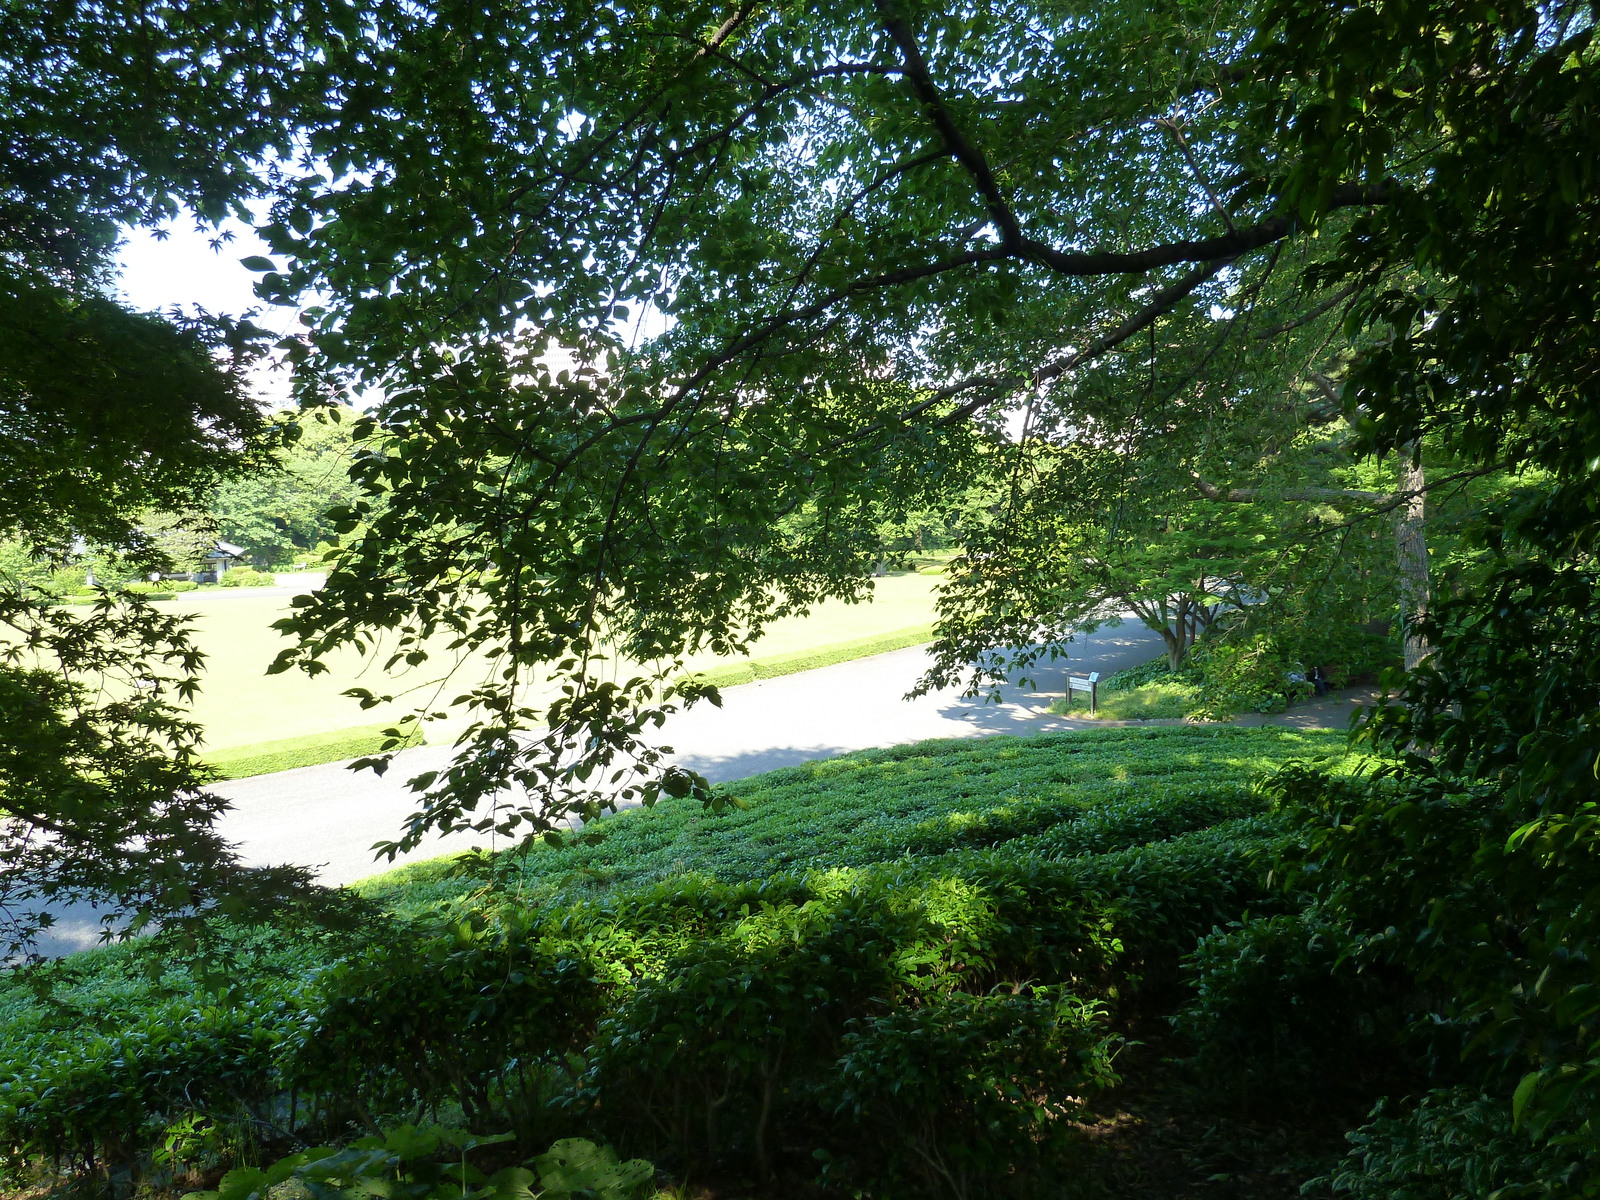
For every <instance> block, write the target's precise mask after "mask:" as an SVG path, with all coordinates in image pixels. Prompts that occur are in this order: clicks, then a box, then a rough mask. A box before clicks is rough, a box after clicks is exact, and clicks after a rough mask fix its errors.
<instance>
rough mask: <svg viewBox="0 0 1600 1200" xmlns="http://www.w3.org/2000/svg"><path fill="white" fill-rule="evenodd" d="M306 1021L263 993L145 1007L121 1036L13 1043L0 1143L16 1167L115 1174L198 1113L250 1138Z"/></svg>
mask: <svg viewBox="0 0 1600 1200" xmlns="http://www.w3.org/2000/svg"><path fill="white" fill-rule="evenodd" d="M298 1019H299V1017H298V1013H297V1011H296V1010H295V1008H294V1006H293V1004H292V1003H291V1002H290V999H289V997H288V996H287V995H285V994H283V993H281V992H278V993H277V994H275V989H272V988H270V987H260V988H258V989H257V990H256V991H255V993H254V994H253V995H251V996H246V997H243V998H240V999H237V1000H235V1001H233V1002H230V1003H229V1004H226V1005H216V1004H210V1005H189V1004H182V1003H168V1004H165V1005H162V1006H157V1007H151V1008H147V1009H145V1010H144V1011H143V1012H142V1013H135V1014H128V1015H127V1016H126V1017H125V1018H124V1019H123V1020H121V1021H120V1022H119V1023H118V1028H117V1029H116V1032H114V1033H95V1032H92V1031H90V1030H84V1029H77V1030H72V1031H70V1032H63V1033H59V1034H54V1035H52V1034H49V1033H46V1032H37V1033H35V1034H34V1035H33V1036H32V1037H31V1038H29V1039H28V1040H27V1041H24V1042H22V1043H21V1044H17V1043H15V1042H14V1043H12V1045H11V1046H10V1047H8V1049H9V1050H10V1059H9V1062H8V1064H7V1071H6V1077H5V1079H4V1080H3V1082H0V1142H3V1144H4V1146H5V1149H6V1153H7V1156H8V1157H9V1158H11V1159H12V1160H14V1161H15V1160H18V1159H21V1158H24V1157H28V1156H40V1157H43V1158H46V1159H50V1160H54V1161H57V1162H62V1163H68V1164H75V1165H77V1166H79V1167H82V1168H96V1169H109V1168H114V1167H127V1166H131V1165H134V1164H136V1163H137V1162H138V1160H139V1159H140V1157H141V1154H142V1152H143V1151H144V1150H145V1148H146V1147H147V1146H149V1145H150V1144H152V1143H159V1142H160V1140H161V1138H162V1135H163V1132H164V1131H165V1130H167V1129H168V1128H169V1127H173V1126H182V1125H184V1124H185V1123H186V1122H191V1121H192V1119H193V1118H195V1117H197V1116H198V1117H203V1118H204V1119H205V1120H207V1121H209V1122H213V1123H221V1124H230V1125H232V1126H233V1127H234V1128H235V1129H236V1130H237V1131H238V1133H239V1135H240V1136H241V1137H242V1138H243V1139H244V1140H246V1141H248V1140H250V1139H251V1137H252V1134H253V1130H254V1128H255V1126H256V1125H257V1123H258V1122H259V1119H260V1117H261V1115H262V1114H263V1113H264V1112H266V1111H267V1110H268V1109H269V1108H270V1101H271V1099H272V1097H273V1095H274V1094H275V1092H276V1091H277V1090H278V1088H279V1082H278V1077H277V1072H276V1063H277V1058H278V1052H279V1048H280V1046H281V1044H282V1043H283V1041H284V1039H285V1037H286V1036H287V1035H288V1033H289V1031H290V1030H291V1029H292V1027H293V1026H294V1025H295V1024H296V1022H297V1020H298Z"/></svg>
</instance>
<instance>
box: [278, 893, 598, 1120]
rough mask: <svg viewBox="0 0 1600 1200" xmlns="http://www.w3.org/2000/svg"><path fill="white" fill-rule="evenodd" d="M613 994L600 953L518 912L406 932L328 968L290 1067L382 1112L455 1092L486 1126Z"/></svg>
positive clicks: (301, 1078)
mask: <svg viewBox="0 0 1600 1200" xmlns="http://www.w3.org/2000/svg"><path fill="white" fill-rule="evenodd" d="M606 999H607V996H606V989H605V988H604V986H603V985H602V984H601V983H600V981H599V980H598V979H597V978H596V975H595V971H594V968H593V965H592V964H591V963H590V962H588V961H586V960H585V959H583V958H582V957H580V956H573V955H570V954H565V953H563V952H562V951H561V950H560V949H559V948H557V947H552V946H550V945H547V944H545V943H543V942H540V941H538V940H536V939H535V938H534V937H532V936H530V934H529V931H528V929H527V928H526V927H525V926H524V925H522V924H520V923H518V922H515V921H495V922H484V921H482V920H478V921H471V920H469V921H465V922H462V923H461V924H459V925H457V926H454V927H452V928H449V929H447V930H445V931H444V932H442V933H437V934H419V933H416V932H414V931H402V932H401V933H400V934H399V935H398V936H395V937H394V938H392V939H391V940H389V941H387V942H385V943H383V944H379V945H374V946H371V947H369V948H368V949H367V950H365V951H363V952H362V953H360V954H356V955H353V956H351V957H349V958H347V959H345V960H343V961H341V962H339V963H336V964H334V965H333V966H331V967H329V968H327V969H326V970H324V971H323V972H322V973H321V974H320V975H319V976H318V978H317V979H316V981H315V986H314V989H313V993H312V996H311V997H310V998H309V999H308V1001H307V1005H308V1008H309V1010H310V1012H311V1013H312V1017H311V1019H309V1020H308V1021H307V1022H306V1023H305V1024H304V1025H303V1026H302V1028H301V1029H300V1031H299V1033H298V1036H297V1037H296V1039H295V1041H294V1043H293V1044H292V1046H291V1047H290V1048H289V1067H288V1071H289V1075H290V1078H291V1080H292V1082H293V1083H294V1084H295V1085H296V1086H299V1087H302V1088H306V1089H308V1090H312V1091H317V1092H324V1093H330V1094H333V1095H339V1096H345V1097H349V1098H351V1099H352V1100H353V1101H356V1102H358V1103H359V1104H360V1105H361V1107H363V1108H365V1109H366V1110H367V1111H370V1112H376V1113H384V1112H397V1111H400V1110H401V1109H402V1106H405V1107H409V1106H411V1105H413V1104H418V1105H421V1106H422V1108H423V1109H424V1111H427V1110H432V1111H435V1112H436V1111H437V1110H438V1106H439V1105H440V1104H441V1103H442V1102H445V1101H453V1102H454V1103H456V1104H459V1105H460V1106H461V1109H462V1111H463V1112H464V1113H465V1114H466V1117H467V1120H468V1121H469V1122H471V1123H474V1124H478V1123H481V1122H482V1121H484V1120H485V1119H486V1117H487V1114H488V1113H489V1112H490V1111H491V1102H492V1101H493V1100H495V1099H497V1098H501V1097H503V1094H504V1092H505V1091H506V1089H508V1088H509V1089H511V1090H514V1091H516V1090H526V1089H528V1088H530V1087H533V1086H535V1082H536V1079H535V1077H536V1076H537V1075H538V1073H539V1072H540V1071H541V1069H542V1068H544V1067H546V1066H548V1065H549V1064H552V1063H556V1064H560V1063H561V1062H563V1061H564V1056H565V1055H566V1054H568V1053H570V1052H572V1051H573V1050H575V1049H578V1048H581V1047H582V1046H583V1045H584V1044H585V1043H586V1042H587V1041H588V1039H589V1035H590V1033H591V1032H592V1030H593V1027H594V1023H595V1021H596V1020H597V1019H598V1018H599V1015H600V1013H601V1012H602V1011H603V1009H604V1006H605V1003H606ZM356 1111H359V1109H358V1110H356Z"/></svg>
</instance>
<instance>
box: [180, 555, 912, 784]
mask: <svg viewBox="0 0 1600 1200" xmlns="http://www.w3.org/2000/svg"><path fill="white" fill-rule="evenodd" d="M938 582H939V581H938V580H937V579H936V578H932V577H928V576H924V575H920V574H917V573H914V572H907V573H904V574H898V575H891V576H887V577H885V578H882V579H878V580H875V581H874V589H873V590H874V597H873V600H872V602H871V603H868V604H857V605H847V604H843V603H840V602H837V601H829V602H827V603H824V604H821V605H818V606H817V608H816V609H815V610H813V611H812V613H811V614H810V615H809V616H806V617H787V618H784V619H782V620H778V621H774V622H773V623H772V624H771V625H770V626H769V627H768V629H767V631H766V633H765V634H764V635H763V636H762V638H761V640H760V641H759V642H758V643H757V644H756V646H755V647H754V649H753V654H754V656H756V657H759V658H761V659H763V660H767V659H772V658H780V657H785V656H793V655H806V654H810V653H813V652H816V651H818V650H821V649H825V648H827V647H831V646H835V645H838V644H840V643H847V642H856V641H863V640H868V639H875V638H879V637H882V636H884V635H888V634H894V633H899V632H901V631H903V630H907V629H911V628H914V627H926V626H927V625H928V624H929V623H930V622H931V621H932V619H933V603H934V593H935V590H936V588H937V586H938ZM295 594H296V593H295V590H294V589H293V588H277V589H272V590H247V591H226V590H222V589H215V590H211V589H206V590H202V591H196V592H188V593H184V594H182V595H179V596H177V597H176V598H175V599H173V600H169V601H162V602H161V604H162V607H164V608H168V609H170V610H174V611H179V612H186V613H190V614H192V615H193V616H194V621H195V638H196V641H197V643H198V645H199V647H200V649H201V650H203V651H204V652H205V653H206V655H207V667H206V675H205V681H204V684H203V686H202V690H201V694H200V697H199V699H198V700H197V701H196V703H195V707H194V715H195V717H196V719H197V720H198V721H199V722H200V724H201V726H202V727H203V728H204V729H205V731H206V746H207V749H208V750H210V751H214V752H217V753H219V754H226V753H227V752H229V751H234V750H237V749H239V748H243V747H256V746H258V745H259V744H261V743H266V742H279V741H284V740H291V739H297V738H301V737H306V736H309V735H326V734H329V733H340V732H344V731H348V730H351V729H353V728H355V727H370V726H372V725H374V724H375V723H377V724H382V723H386V722H392V721H395V720H397V719H399V718H400V717H401V716H403V715H405V714H406V713H407V712H408V711H410V707H411V705H412V704H413V703H416V702H419V701H420V700H422V699H424V698H427V697H431V696H433V695H435V694H436V693H438V692H439V690H440V685H439V682H438V680H439V674H440V668H439V667H438V666H435V665H431V664H430V665H427V666H424V667H423V668H421V669H417V670H414V671H411V672H409V673H407V674H405V675H399V676H386V675H384V673H383V672H382V670H381V667H380V664H381V662H382V660H383V658H384V655H383V654H382V653H381V652H369V653H368V654H367V655H365V656H362V655H358V654H356V653H354V652H352V651H345V652H341V653H340V654H338V655H335V656H333V657H331V658H330V659H329V660H328V665H329V667H330V668H331V669H330V670H329V671H328V672H327V673H326V674H324V675H320V676H317V677H314V678H313V677H309V676H306V675H304V674H302V673H300V672H290V673H287V674H283V675H274V676H268V675H267V674H266V669H267V666H268V664H270V663H271V662H272V660H273V658H275V657H276V656H277V654H278V652H279V651H280V650H281V649H283V647H284V646H285V645H286V644H287V643H286V642H285V640H284V639H283V637H282V636H281V635H280V634H278V633H277V632H276V631H274V630H273V629H272V628H271V625H272V623H273V622H274V621H276V620H278V619H279V618H281V617H283V616H285V615H287V613H288V612H289V601H290V600H291V599H292V598H293V596H294V595H295ZM742 661H743V660H742V659H726V658H718V657H716V656H714V655H697V656H695V657H693V658H691V659H690V660H689V661H688V663H687V666H688V667H689V669H691V670H705V669H708V668H715V667H718V666H721V665H725V664H728V663H730V662H732V663H737V662H742ZM487 670H488V666H487V663H486V662H484V661H483V660H481V659H476V660H468V661H467V662H465V663H462V664H461V665H460V666H459V667H458V668H457V672H456V675H455V678H454V680H453V682H452V683H451V685H450V686H449V687H448V689H446V690H445V691H444V692H443V695H444V697H445V698H446V699H448V698H449V697H450V696H453V695H456V694H458V693H459V692H460V691H462V690H464V688H463V687H462V685H464V684H470V683H475V682H477V681H478V680H480V679H482V678H483V677H484V675H485V674H486V673H487ZM614 670H615V673H616V674H618V675H619V676H621V677H623V678H626V677H627V675H629V674H632V673H633V672H632V669H631V667H630V665H629V664H625V663H618V664H614ZM356 686H361V687H367V688H371V689H372V690H373V691H374V692H379V693H385V694H387V693H394V694H396V695H397V696H400V694H401V693H402V692H403V693H406V694H407V695H406V696H401V697H400V698H399V699H397V700H396V702H395V703H393V704H388V705H384V706H381V707H379V708H377V709H371V710H365V711H364V710H362V709H361V708H360V707H359V706H358V705H357V704H356V702H355V701H353V700H351V699H349V698H348V697H346V696H343V695H342V694H341V693H342V692H343V691H344V690H345V689H347V688H350V687H356ZM452 734H453V731H452V730H451V729H450V728H449V723H448V722H445V723H441V725H440V726H430V727H429V730H428V736H429V740H431V741H443V740H446V739H447V738H449V737H450V736H452Z"/></svg>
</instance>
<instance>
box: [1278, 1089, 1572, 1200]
mask: <svg viewBox="0 0 1600 1200" xmlns="http://www.w3.org/2000/svg"><path fill="white" fill-rule="evenodd" d="M1348 1139H1349V1142H1350V1150H1349V1152H1348V1153H1347V1154H1346V1155H1345V1157H1344V1159H1343V1160H1342V1161H1341V1162H1340V1163H1339V1165H1338V1166H1337V1167H1336V1168H1335V1169H1334V1171H1333V1172H1332V1174H1330V1175H1329V1176H1328V1177H1327V1178H1325V1179H1322V1180H1318V1181H1315V1182H1317V1183H1320V1184H1322V1185H1324V1186H1327V1187H1329V1188H1330V1189H1331V1190H1332V1191H1333V1193H1334V1194H1335V1195H1337V1196H1350V1197H1353V1198H1354V1200H1459V1198H1460V1197H1465V1196H1472V1197H1483V1198H1484V1200H1533V1198H1535V1197H1538V1198H1540V1200H1546V1198H1549V1200H1554V1198H1557V1197H1561V1198H1565V1197H1577V1196H1593V1195H1595V1194H1596V1192H1597V1191H1600V1160H1597V1158H1596V1154H1595V1147H1594V1146H1593V1145H1592V1144H1584V1143H1580V1142H1575V1141H1567V1142H1562V1141H1559V1140H1541V1139H1535V1138H1534V1137H1533V1136H1532V1135H1530V1134H1529V1133H1528V1131H1527V1130H1526V1129H1523V1130H1518V1129H1517V1128H1515V1125H1514V1123H1513V1121H1512V1118H1511V1105H1510V1104H1509V1103H1508V1102H1507V1100H1506V1099H1505V1098H1503V1097H1490V1096H1485V1095H1482V1094H1481V1093H1479V1092H1478V1091H1477V1090H1476V1089H1475V1088H1459V1087H1458V1088H1445V1089H1438V1090H1435V1091H1431V1092H1428V1093H1426V1094H1425V1095H1424V1096H1423V1097H1422V1098H1421V1100H1420V1101H1418V1102H1417V1104H1416V1105H1415V1106H1413V1107H1409V1108H1403V1107H1402V1106H1401V1105H1398V1104H1395V1103H1394V1102H1392V1101H1388V1100H1385V1101H1381V1102H1380V1103H1379V1104H1378V1106H1377V1108H1375V1109H1374V1110H1373V1113H1372V1119H1371V1120H1370V1121H1369V1122H1368V1123H1367V1124H1366V1125H1364V1126H1362V1127H1361V1128H1360V1129H1358V1130H1356V1131H1355V1132H1353V1133H1351V1134H1349V1135H1348ZM1307 1186H1308V1187H1310V1186H1312V1185H1309V1184H1308V1185H1307Z"/></svg>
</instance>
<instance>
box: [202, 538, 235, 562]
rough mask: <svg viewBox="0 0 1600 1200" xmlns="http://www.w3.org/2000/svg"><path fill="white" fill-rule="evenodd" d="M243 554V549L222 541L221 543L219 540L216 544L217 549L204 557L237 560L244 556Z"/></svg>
mask: <svg viewBox="0 0 1600 1200" xmlns="http://www.w3.org/2000/svg"><path fill="white" fill-rule="evenodd" d="M244 552H245V549H244V547H243V546H235V545H234V544H233V543H232V542H224V541H221V540H220V539H219V540H218V542H217V548H216V549H215V550H213V551H212V552H211V553H210V554H208V555H206V557H207V558H238V557H240V556H241V555H242V554H244Z"/></svg>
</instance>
